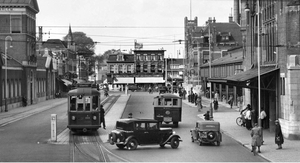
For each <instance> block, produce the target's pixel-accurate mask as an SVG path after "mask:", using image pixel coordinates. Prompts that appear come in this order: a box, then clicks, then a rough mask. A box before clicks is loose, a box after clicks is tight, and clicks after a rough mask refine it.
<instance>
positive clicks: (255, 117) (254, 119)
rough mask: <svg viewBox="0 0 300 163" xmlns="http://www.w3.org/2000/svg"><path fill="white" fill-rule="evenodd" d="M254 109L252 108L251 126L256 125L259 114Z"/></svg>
mask: <svg viewBox="0 0 300 163" xmlns="http://www.w3.org/2000/svg"><path fill="white" fill-rule="evenodd" d="M256 115H257V114H256V112H255V110H254V109H252V110H251V126H252V127H254V124H255V123H257V116H256Z"/></svg>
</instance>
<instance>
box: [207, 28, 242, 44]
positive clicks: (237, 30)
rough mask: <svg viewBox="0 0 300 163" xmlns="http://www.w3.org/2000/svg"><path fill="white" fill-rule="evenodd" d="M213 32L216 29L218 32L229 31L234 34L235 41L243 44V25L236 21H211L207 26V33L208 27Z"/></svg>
mask: <svg viewBox="0 0 300 163" xmlns="http://www.w3.org/2000/svg"><path fill="white" fill-rule="evenodd" d="M209 27H210V30H211V32H212V30H213V29H215V32H216V33H217V34H218V33H219V32H220V33H223V34H224V33H229V32H230V34H231V35H232V37H233V39H234V41H235V42H238V43H239V45H242V33H241V27H240V26H239V25H238V24H237V23H235V22H226V23H209V24H208V26H206V29H205V33H208V28H209Z"/></svg>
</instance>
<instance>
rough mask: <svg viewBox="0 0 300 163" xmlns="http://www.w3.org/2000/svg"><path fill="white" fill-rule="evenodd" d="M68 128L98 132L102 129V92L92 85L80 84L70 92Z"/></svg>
mask: <svg viewBox="0 0 300 163" xmlns="http://www.w3.org/2000/svg"><path fill="white" fill-rule="evenodd" d="M67 95H68V126H67V127H68V128H69V129H70V130H71V131H73V132H77V131H83V132H87V131H97V130H98V129H99V128H100V111H99V108H100V95H101V94H100V92H99V91H98V90H97V89H96V88H94V87H93V86H92V84H89V83H87V84H85V83H80V84H77V87H76V88H75V89H72V90H70V91H69V92H68V94H67Z"/></svg>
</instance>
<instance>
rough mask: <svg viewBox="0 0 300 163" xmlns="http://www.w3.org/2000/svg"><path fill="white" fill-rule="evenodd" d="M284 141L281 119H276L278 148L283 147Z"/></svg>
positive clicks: (276, 142)
mask: <svg viewBox="0 0 300 163" xmlns="http://www.w3.org/2000/svg"><path fill="white" fill-rule="evenodd" d="M283 142H284V139H283V135H282V131H281V126H280V124H279V121H278V120H276V121H275V144H277V145H278V148H277V149H282V144H283Z"/></svg>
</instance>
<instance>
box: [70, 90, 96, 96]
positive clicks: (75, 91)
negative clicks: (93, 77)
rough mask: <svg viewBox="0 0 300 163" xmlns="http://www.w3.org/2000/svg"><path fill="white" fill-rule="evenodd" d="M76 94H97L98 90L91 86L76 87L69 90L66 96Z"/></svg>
mask: <svg viewBox="0 0 300 163" xmlns="http://www.w3.org/2000/svg"><path fill="white" fill-rule="evenodd" d="M77 95H84V96H99V95H100V92H99V91H97V90H95V89H92V88H77V89H73V90H70V91H69V92H68V96H77Z"/></svg>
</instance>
